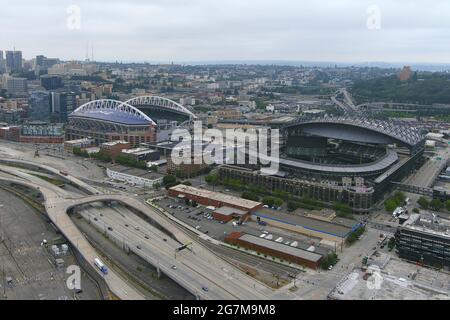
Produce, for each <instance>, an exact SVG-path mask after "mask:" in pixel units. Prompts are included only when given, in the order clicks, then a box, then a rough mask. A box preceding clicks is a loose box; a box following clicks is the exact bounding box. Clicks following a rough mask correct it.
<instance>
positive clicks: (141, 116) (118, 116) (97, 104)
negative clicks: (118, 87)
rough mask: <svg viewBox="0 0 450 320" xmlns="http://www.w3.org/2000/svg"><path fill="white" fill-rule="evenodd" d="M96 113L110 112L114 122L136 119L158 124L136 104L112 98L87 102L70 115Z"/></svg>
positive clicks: (80, 115)
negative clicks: (136, 106)
mask: <svg viewBox="0 0 450 320" xmlns="http://www.w3.org/2000/svg"><path fill="white" fill-rule="evenodd" d="M95 114H110V118H111V119H110V120H111V121H112V122H120V121H122V120H131V121H133V120H136V121H140V122H149V123H150V124H152V125H156V123H155V122H154V121H153V120H152V119H151V118H150V117H149V116H147V115H146V114H145V113H143V112H142V111H140V110H139V109H137V108H135V107H134V106H132V105H130V104H128V103H126V102H121V101H117V100H111V99H100V100H93V101H90V102H88V103H85V104H83V105H82V106H80V107H78V108H77V109H76V110H75V111H73V112H72V113H71V114H70V117H77V116H79V117H83V116H89V115H95ZM104 120H107V119H104Z"/></svg>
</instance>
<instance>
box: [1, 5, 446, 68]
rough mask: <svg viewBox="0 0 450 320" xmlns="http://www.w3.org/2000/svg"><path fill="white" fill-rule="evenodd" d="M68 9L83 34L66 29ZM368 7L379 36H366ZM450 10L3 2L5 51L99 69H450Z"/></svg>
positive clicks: (373, 32)
mask: <svg viewBox="0 0 450 320" xmlns="http://www.w3.org/2000/svg"><path fill="white" fill-rule="evenodd" d="M69 5H78V6H79V7H80V8H81V29H80V30H69V29H68V28H67V26H66V20H67V16H68V15H67V13H66V9H67V7H68V6H69ZM369 5H377V6H378V7H379V8H380V10H381V29H380V30H369V29H367V27H366V20H367V18H368V15H367V12H366V10H367V8H368V6H369ZM449 12H450V3H449V2H448V1H446V0H433V1H426V0H378V1H377V0H373V1H366V0H334V1H332V0H317V1H314V2H312V1H299V0H227V1H224V0H221V1H219V0H189V1H188V0H149V1H147V0H142V1H139V0H132V1H119V0H116V1H107V0H104V1H100V0H71V1H67V0H57V1H56V0H54V1H51V0H35V1H25V0H15V1H7V0H0V30H1V31H0V48H1V49H8V48H11V47H13V46H15V47H16V48H18V49H21V50H22V51H23V52H24V56H25V57H28V58H30V57H33V56H34V55H36V54H46V55H48V56H55V57H61V58H63V59H83V58H84V56H85V51H86V43H87V42H88V41H89V42H90V43H94V51H95V58H96V59H98V60H110V61H114V60H128V61H129V60H138V61H172V60H174V61H187V60H190V61H195V60H245V59H247V60H270V59H275V60H310V61H318V60H326V61H347V62H360V61H413V62H450V55H449V54H448V52H450V41H449V40H448V35H449V34H450V33H449V31H450V20H449V19H448V13H449Z"/></svg>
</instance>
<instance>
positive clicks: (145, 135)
mask: <svg viewBox="0 0 450 320" xmlns="http://www.w3.org/2000/svg"><path fill="white" fill-rule="evenodd" d="M87 137H89V138H92V139H94V140H95V141H96V143H97V144H100V143H103V142H109V141H115V140H124V141H127V142H129V143H130V144H131V145H132V146H138V145H139V144H140V143H144V142H154V141H155V140H156V123H155V122H154V121H153V120H152V119H151V118H150V117H149V116H147V115H146V114H145V113H143V112H142V111H140V110H139V109H137V108H135V107H134V106H132V105H130V104H128V103H125V102H121V101H117V100H110V99H101V100H94V101H90V102H88V103H86V104H84V105H82V106H80V107H79V108H77V109H76V110H75V111H73V112H72V113H71V114H70V115H69V121H68V124H67V127H66V140H75V139H81V138H87Z"/></svg>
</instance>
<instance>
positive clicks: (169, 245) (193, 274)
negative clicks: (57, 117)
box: [0, 165, 273, 299]
mask: <svg viewBox="0 0 450 320" xmlns="http://www.w3.org/2000/svg"><path fill="white" fill-rule="evenodd" d="M46 169H47V170H50V168H46ZM0 170H1V171H3V172H8V173H10V174H12V175H15V176H16V178H12V177H10V178H3V179H7V180H10V181H11V180H12V181H15V182H17V183H21V184H25V185H27V186H30V187H33V188H35V189H39V190H40V191H41V192H42V193H43V194H44V198H45V207H46V210H47V213H48V215H49V217H50V219H51V220H52V221H53V222H54V223H55V225H57V226H58V228H60V230H61V231H62V233H63V234H64V235H65V236H66V238H67V239H69V240H70V241H71V242H72V244H73V245H74V246H76V247H77V248H78V250H79V251H80V252H82V254H83V256H85V258H86V260H87V261H93V260H94V258H95V257H96V256H98V254H97V253H96V252H95V250H94V249H93V248H92V246H90V244H89V243H88V242H87V241H86V239H85V238H84V237H83V235H82V234H81V233H80V231H79V230H78V229H77V228H76V226H75V225H74V224H73V222H72V221H71V219H70V218H69V216H68V215H67V214H66V212H67V210H68V209H70V208H71V207H74V206H78V205H82V204H88V203H93V202H99V201H117V202H120V203H122V204H125V205H126V206H129V207H132V208H134V209H136V210H138V211H140V212H142V213H144V214H145V215H147V216H148V217H150V218H151V219H152V220H154V221H156V222H157V223H158V224H160V225H161V226H163V227H164V228H166V229H167V230H169V232H170V233H172V234H173V235H174V238H176V239H177V240H178V242H177V241H173V242H172V240H169V238H167V240H168V241H167V242H166V241H164V240H163V238H161V233H158V231H155V230H157V229H152V230H150V229H149V230H147V229H146V231H147V232H148V233H149V234H148V235H147V236H150V234H152V235H153V236H154V238H153V239H152V240H153V241H150V242H145V249H140V250H139V251H137V250H138V249H137V247H136V246H137V243H141V241H142V239H141V237H142V236H144V235H143V234H142V233H136V232H132V231H130V230H125V229H123V228H122V229H120V227H119V226H117V225H116V224H114V225H115V226H116V228H118V229H117V232H118V233H117V236H119V234H123V235H124V236H125V239H129V241H130V249H133V251H134V252H136V251H137V252H136V254H139V255H140V256H141V257H142V258H144V259H146V260H147V261H149V262H150V263H152V264H154V265H155V264H158V261H159V264H160V268H161V270H162V271H163V272H164V273H165V274H167V275H168V276H169V277H171V278H173V279H174V280H175V281H177V282H178V283H179V284H180V285H182V286H183V287H185V288H186V289H188V290H189V291H191V292H192V293H193V294H195V295H197V296H199V297H200V298H202V299H269V298H270V297H271V296H272V294H273V291H272V289H270V288H269V287H267V286H265V285H263V284H262V283H260V282H258V281H256V280H255V279H253V278H252V277H250V276H248V275H246V274H245V273H244V272H242V271H240V270H239V269H237V268H235V267H234V266H233V265H231V264H230V263H228V262H226V261H225V260H223V259H221V258H220V257H219V256H217V255H216V254H214V253H213V252H211V251H210V250H209V249H207V248H206V247H204V246H203V245H201V244H199V243H198V242H197V241H196V239H193V238H191V237H190V236H189V235H187V234H185V233H184V232H182V231H181V230H180V229H179V228H178V227H177V226H175V225H174V223H173V222H170V221H168V220H167V219H165V218H163V217H162V216H161V215H160V214H159V213H158V212H156V210H155V209H151V208H149V207H148V206H147V205H145V204H143V203H141V202H140V201H138V200H136V199H134V198H132V197H129V196H126V195H112V194H108V195H93V196H88V197H82V196H80V195H73V194H68V192H66V191H64V190H61V189H59V188H58V187H56V186H54V185H52V184H50V183H47V182H45V181H43V180H41V179H40V178H38V177H35V176H31V175H29V174H28V173H25V172H22V171H21V170H20V169H19V168H13V167H8V166H4V165H0ZM51 172H54V173H55V174H58V175H60V173H59V172H58V170H56V169H54V171H51ZM64 177H65V178H66V179H68V180H70V181H71V182H72V183H73V184H76V185H77V184H79V183H80V182H81V181H80V180H79V179H76V178H74V177H71V176H70V175H68V176H64ZM81 183H82V184H80V185H81V186H82V187H83V188H85V189H86V190H90V191H91V192H92V193H98V191H97V190H96V189H94V188H92V187H90V186H86V184H85V183H84V182H81ZM116 218H117V217H116ZM109 222H110V223H112V222H113V221H109ZM121 222H123V221H121ZM139 222H140V223H142V221H139ZM118 223H120V222H118ZM141 226H144V228H150V227H151V226H149V225H148V223H145V222H144V223H143V224H141ZM136 231H137V230H136ZM144 239H145V238H144ZM180 243H193V248H194V249H193V251H194V253H193V254H190V255H188V256H185V255H181V258H180V257H177V259H181V260H177V261H178V263H179V265H177V270H174V269H172V268H171V267H172V265H174V261H173V260H172V259H175V255H174V249H175V248H177V247H178V246H180ZM142 248H144V247H142ZM141 251H142V252H141ZM155 253H156V254H157V255H159V259H157V258H156V256H155ZM162 261H164V263H162ZM180 261H181V262H180ZM105 280H109V282H113V283H111V284H112V286H113V287H116V288H115V290H116V292H117V293H116V294H118V295H119V296H120V297H122V298H132V299H138V298H142V296H140V295H136V293H137V292H134V293H135V294H133V295H132V294H131V293H130V292H131V291H132V290H131V288H130V286H127V285H126V283H123V282H124V281H122V283H121V284H120V285H119V282H120V279H119V278H118V276H117V275H115V274H114V273H113V272H111V273H110V274H109V275H107V276H105ZM107 282H108V281H107ZM114 282H116V283H114ZM108 285H109V283H108ZM115 285H116V286H115ZM203 287H207V288H208V289H207V291H206V290H203V289H202V288H203ZM121 288H122V289H121ZM199 289H200V291H199Z"/></svg>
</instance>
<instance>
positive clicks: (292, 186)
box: [219, 116, 425, 211]
mask: <svg viewBox="0 0 450 320" xmlns="http://www.w3.org/2000/svg"><path fill="white" fill-rule="evenodd" d="M274 127H279V128H280V134H281V137H282V139H281V144H280V157H279V158H278V159H275V158H271V157H268V156H261V155H259V160H261V162H260V164H256V165H249V164H246V165H245V164H244V165H239V166H237V165H227V166H222V167H221V169H220V171H219V172H220V174H221V178H222V179H238V180H240V181H241V182H243V183H245V184H248V185H260V186H264V188H268V189H269V190H270V189H272V190H281V191H285V192H288V193H291V194H294V195H296V196H301V197H307V198H313V199H316V200H321V201H324V202H343V203H346V204H348V205H349V206H350V207H351V208H353V209H354V210H355V211H367V210H370V208H371V206H372V204H373V203H374V202H375V201H377V199H380V198H381V197H382V195H383V194H384V193H385V192H386V191H388V190H389V189H390V188H391V187H393V184H392V182H400V181H402V179H403V178H404V177H406V176H407V175H408V174H410V173H411V172H412V171H413V170H414V169H415V168H417V167H418V166H419V165H420V163H421V162H422V161H423V153H424V150H425V137H424V134H423V133H422V132H421V131H420V130H419V129H418V128H415V127H413V126H408V125H404V124H402V123H401V122H393V121H387V120H379V119H369V118H364V117H350V116H345V117H333V116H320V117H310V116H308V117H306V116H303V117H299V118H297V119H295V120H293V121H290V122H286V123H284V124H283V125H282V126H279V125H275V126H274ZM245 152H246V153H248V155H249V156H252V157H249V158H255V154H252V152H253V151H251V150H246V151H245ZM253 153H254V152H253ZM264 163H278V165H279V171H278V173H277V174H274V175H271V176H267V175H266V176H265V175H263V174H262V173H261V170H260V169H261V167H262V166H263V165H264Z"/></svg>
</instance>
